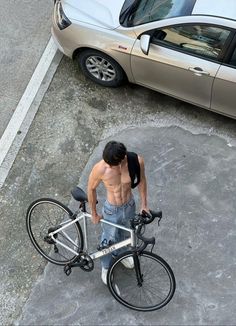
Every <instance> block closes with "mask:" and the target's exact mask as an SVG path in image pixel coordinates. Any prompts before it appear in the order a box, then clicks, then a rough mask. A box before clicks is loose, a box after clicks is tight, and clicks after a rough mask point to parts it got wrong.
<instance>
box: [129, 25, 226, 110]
mask: <svg viewBox="0 0 236 326" xmlns="http://www.w3.org/2000/svg"><path fill="white" fill-rule="evenodd" d="M148 33H149V34H150V35H151V43H150V48H149V53H148V55H145V54H144V53H143V52H142V50H141V48H140V39H139V38H138V39H137V40H136V42H135V44H134V47H133V49H132V56H131V68H132V73H133V76H134V79H135V82H136V83H137V84H141V85H144V86H147V87H150V88H152V89H155V90H158V91H160V92H163V93H165V94H168V95H171V96H174V97H177V98H180V99H182V100H185V101H188V102H190V103H193V104H196V105H199V106H202V107H206V108H210V102H211V91H212V85H213V81H214V78H215V76H216V73H217V71H218V69H219V68H220V64H221V55H222V50H223V48H224V45H225V43H226V40H227V38H228V37H229V34H230V31H229V30H226V29H224V28H222V27H218V26H211V25H209V24H182V25H173V26H168V27H164V28H161V29H157V30H151V31H148Z"/></svg>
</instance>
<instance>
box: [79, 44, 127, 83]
mask: <svg viewBox="0 0 236 326" xmlns="http://www.w3.org/2000/svg"><path fill="white" fill-rule="evenodd" d="M77 60H78V63H79V66H80V69H81V70H82V72H83V73H84V75H85V76H87V77H88V78H90V79H91V80H93V81H94V82H96V83H98V84H100V85H102V86H107V87H117V86H119V85H121V84H122V83H123V81H124V79H125V74H124V71H123V70H122V68H121V67H120V66H119V64H118V63H117V62H116V61H115V60H113V59H112V58H111V57H109V56H108V55H106V54H104V53H102V52H99V51H96V50H86V51H83V52H81V53H80V54H79V55H78V56H77Z"/></svg>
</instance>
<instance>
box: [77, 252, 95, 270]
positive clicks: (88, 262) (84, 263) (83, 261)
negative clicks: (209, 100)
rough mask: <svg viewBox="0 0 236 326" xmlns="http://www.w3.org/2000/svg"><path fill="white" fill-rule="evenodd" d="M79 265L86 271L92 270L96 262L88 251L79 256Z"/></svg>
mask: <svg viewBox="0 0 236 326" xmlns="http://www.w3.org/2000/svg"><path fill="white" fill-rule="evenodd" d="M78 261H79V265H80V266H79V267H80V268H81V269H82V270H83V271H85V272H91V271H92V270H93V269H94V262H93V260H92V258H91V257H90V256H89V255H88V254H86V253H81V254H80V256H79V259H78Z"/></svg>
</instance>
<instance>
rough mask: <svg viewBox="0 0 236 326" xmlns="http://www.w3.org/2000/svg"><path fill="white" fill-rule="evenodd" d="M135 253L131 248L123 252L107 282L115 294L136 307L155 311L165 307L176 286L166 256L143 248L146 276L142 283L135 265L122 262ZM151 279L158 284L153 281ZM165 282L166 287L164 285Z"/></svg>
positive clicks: (142, 266)
mask: <svg viewBox="0 0 236 326" xmlns="http://www.w3.org/2000/svg"><path fill="white" fill-rule="evenodd" d="M133 256H134V252H132V251H127V252H125V253H123V254H121V255H119V256H118V257H117V258H116V260H115V261H114V262H113V264H112V265H111V266H110V268H109V270H108V274H107V285H108V288H109V290H110V292H111V294H112V295H113V297H114V298H115V299H116V300H117V301H119V302H120V303H121V304H123V305H124V306H126V307H128V308H130V309H133V310H138V311H153V310H157V309H160V308H162V307H164V306H165V305H166V304H167V303H169V302H170V300H171V299H172V297H173V295H174V292H175V288H176V282H175V277H174V273H173V271H172V269H171V268H170V266H169V265H168V264H167V262H166V261H165V260H164V259H163V258H161V257H159V256H157V255H156V254H154V253H151V252H147V251H143V252H142V253H140V254H138V256H137V257H138V259H139V263H140V269H141V275H142V278H143V282H142V285H141V286H139V285H138V284H137V277H136V271H135V267H133V268H131V269H130V268H129V269H128V268H125V267H124V266H123V264H122V260H123V259H125V258H128V257H133ZM151 282H153V283H154V284H152V285H151ZM164 285H165V287H166V289H164V288H163V286H164ZM151 286H152V287H151ZM150 287H151V288H150Z"/></svg>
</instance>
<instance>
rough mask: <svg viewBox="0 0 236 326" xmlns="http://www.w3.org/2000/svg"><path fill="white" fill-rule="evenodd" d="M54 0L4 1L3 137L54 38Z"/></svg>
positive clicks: (0, 13)
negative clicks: (52, 26)
mask: <svg viewBox="0 0 236 326" xmlns="http://www.w3.org/2000/svg"><path fill="white" fill-rule="evenodd" d="M52 8H53V3H52V1H48V0H46V1H45V0H38V1H30V0H24V1H19V0H14V1H9V0H1V10H0V27H1V34H0V46H1V53H0V74H1V85H0V109H1V110H0V137H1V136H2V134H3V132H4V130H5V128H6V126H7V124H8V122H9V120H10V119H11V116H12V114H13V113H14V111H15V108H16V106H17V104H18V102H19V100H20V98H21V96H22V94H23V92H24V90H25V88H26V86H27V84H28V82H29V80H30V78H31V76H32V74H33V72H34V69H35V67H36V66H37V64H38V61H39V59H40V57H41V55H42V53H43V51H44V48H45V47H46V45H47V42H48V40H49V38H50V26H51V19H50V17H51V12H52Z"/></svg>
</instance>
